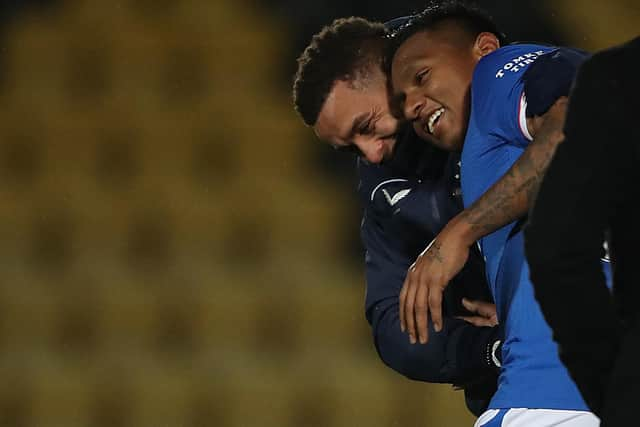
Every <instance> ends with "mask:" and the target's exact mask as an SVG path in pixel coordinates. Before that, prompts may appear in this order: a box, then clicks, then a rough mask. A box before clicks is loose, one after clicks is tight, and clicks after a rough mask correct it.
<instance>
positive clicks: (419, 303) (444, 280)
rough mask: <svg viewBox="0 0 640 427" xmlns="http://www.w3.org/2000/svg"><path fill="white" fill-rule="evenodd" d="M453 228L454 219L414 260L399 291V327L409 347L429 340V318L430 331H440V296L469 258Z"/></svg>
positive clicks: (467, 246) (464, 243) (455, 229)
mask: <svg viewBox="0 0 640 427" xmlns="http://www.w3.org/2000/svg"><path fill="white" fill-rule="evenodd" d="M455 224H456V222H455V219H454V220H453V221H451V222H450V223H449V224H447V226H446V227H445V228H444V229H443V230H442V231H441V232H440V234H438V236H436V238H435V239H434V240H433V241H432V242H431V243H430V244H429V246H427V248H426V249H425V250H424V251H423V252H422V253H421V254H420V256H418V259H417V260H416V262H415V263H414V264H413V265H412V266H411V267H410V268H409V271H408V273H407V277H406V278H405V281H404V284H403V286H402V290H401V291H400V326H401V328H402V330H403V331H406V332H408V333H409V340H410V342H411V343H412V344H415V343H416V341H417V339H419V341H420V343H422V344H425V343H426V342H427V341H428V340H429V333H428V328H427V321H428V318H429V314H430V315H431V320H432V322H433V324H434V329H435V330H436V331H437V332H439V331H440V330H442V293H443V292H444V289H445V288H446V287H447V285H448V284H449V281H451V279H452V278H453V277H454V276H455V275H456V274H458V273H459V272H460V270H462V267H463V266H464V264H465V263H466V262H467V259H468V258H469V247H470V246H471V244H470V243H469V242H467V241H466V239H465V238H464V237H463V234H461V233H459V231H458V229H457V228H456V225H455Z"/></svg>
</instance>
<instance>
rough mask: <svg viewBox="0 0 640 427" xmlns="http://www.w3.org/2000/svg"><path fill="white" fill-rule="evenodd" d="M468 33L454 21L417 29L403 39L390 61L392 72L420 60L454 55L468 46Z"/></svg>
mask: <svg viewBox="0 0 640 427" xmlns="http://www.w3.org/2000/svg"><path fill="white" fill-rule="evenodd" d="M470 41H471V37H470V35H469V34H468V33H467V32H466V31H465V30H463V29H462V28H460V26H459V25H457V24H455V23H443V24H439V25H438V26H436V27H434V28H430V29H427V30H422V31H418V32H417V33H415V34H412V35H411V36H410V37H409V38H408V39H407V40H405V41H404V42H403V43H402V44H401V45H400V47H399V48H398V50H397V51H396V53H395V55H394V56H393V62H392V73H395V72H397V71H399V72H402V71H403V70H404V68H405V67H407V66H409V65H412V64H414V63H415V62H418V61H421V60H427V59H431V58H435V57H442V56H450V55H451V56H456V55H460V54H462V53H463V52H464V48H465V46H469V45H470V44H469V42H470Z"/></svg>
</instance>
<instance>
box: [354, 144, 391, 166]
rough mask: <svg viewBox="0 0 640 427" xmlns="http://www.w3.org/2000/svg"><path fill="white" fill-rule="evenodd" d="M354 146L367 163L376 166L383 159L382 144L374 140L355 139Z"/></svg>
mask: <svg viewBox="0 0 640 427" xmlns="http://www.w3.org/2000/svg"><path fill="white" fill-rule="evenodd" d="M354 144H355V145H356V147H358V149H359V150H360V152H361V153H362V156H363V157H364V158H365V159H367V161H368V162H369V163H373V164H378V163H380V162H381V161H382V158H383V154H384V153H383V148H384V147H383V144H382V142H380V141H378V140H376V139H361V138H356V139H355V140H354Z"/></svg>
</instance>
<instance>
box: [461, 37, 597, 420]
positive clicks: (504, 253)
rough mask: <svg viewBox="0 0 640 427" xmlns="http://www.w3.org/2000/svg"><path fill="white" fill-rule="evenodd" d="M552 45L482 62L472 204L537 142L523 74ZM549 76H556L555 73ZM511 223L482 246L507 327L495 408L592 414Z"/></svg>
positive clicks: (473, 132)
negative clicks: (540, 303)
mask: <svg viewBox="0 0 640 427" xmlns="http://www.w3.org/2000/svg"><path fill="white" fill-rule="evenodd" d="M552 50H554V48H552V47H547V46H540V45H532V44H520V45H511V46H507V47H503V48H501V49H498V50H497V51H495V52H493V53H491V54H489V55H487V56H485V57H484V58H482V59H481V60H480V62H479V63H478V65H477V66H476V69H475V71H474V75H473V81H472V87H471V113H470V118H469V127H468V130H467V134H466V137H465V143H464V148H463V152H462V157H461V161H462V165H461V175H462V193H463V201H464V205H465V207H468V206H470V205H471V204H472V203H473V202H474V201H476V200H477V199H478V198H479V197H480V196H482V194H484V193H485V192H486V191H487V190H488V189H489V188H490V187H491V186H492V185H493V184H494V183H495V182H496V181H498V180H499V179H500V178H501V177H502V176H503V175H504V174H505V173H506V172H507V171H508V169H509V168H510V167H511V166H512V165H513V163H514V162H515V161H516V160H517V159H518V158H519V157H520V156H521V155H522V153H523V152H524V150H525V149H526V147H527V145H528V144H529V142H530V141H531V140H532V138H531V135H530V134H529V132H528V130H527V125H526V110H527V101H526V97H525V93H524V84H523V81H522V76H523V74H524V73H525V71H526V70H527V68H528V67H529V66H530V65H531V64H533V63H534V62H535V61H536V59H537V58H538V57H540V56H541V55H544V54H545V53H548V52H550V51H552ZM549 72H553V70H550V71H549ZM516 225H517V224H516V223H511V224H509V225H507V226H505V227H502V228H501V229H499V230H497V231H495V232H494V233H491V234H490V235H488V236H486V237H484V238H483V239H481V241H480V242H479V244H480V248H481V251H482V253H483V255H484V257H485V260H486V270H487V278H488V281H489V284H490V287H491V290H492V292H493V296H494V299H495V302H496V309H497V311H498V317H499V319H500V322H501V323H502V325H503V327H504V328H505V341H504V343H503V348H502V370H501V373H500V379H499V384H498V391H497V392H496V394H495V395H494V397H493V399H492V401H491V404H490V406H489V407H490V408H494V409H499V408H541V409H568V410H588V408H587V406H586V404H585V403H584V400H583V399H582V397H581V395H580V393H579V391H578V389H577V387H576V386H575V384H574V382H573V381H572V380H571V378H570V377H569V374H568V371H567V370H566V368H565V367H564V365H563V364H562V363H561V361H560V359H559V357H558V349H557V345H556V344H555V342H554V341H553V338H552V331H551V329H550V328H549V326H548V325H547V323H546V321H545V320H544V317H543V316H542V313H541V311H540V308H539V306H538V303H537V301H536V300H535V297H534V294H533V287H532V285H531V282H530V281H529V269H528V265H527V262H526V259H525V255H524V241H523V237H522V233H521V232H520V231H518V230H517V229H516V228H515V227H516Z"/></svg>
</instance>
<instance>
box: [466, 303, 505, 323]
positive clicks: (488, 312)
mask: <svg viewBox="0 0 640 427" xmlns="http://www.w3.org/2000/svg"><path fill="white" fill-rule="evenodd" d="M462 305H463V306H464V308H466V309H467V310H469V311H470V312H472V313H475V314H477V316H458V319H462V320H465V321H467V322H469V323H471V324H472V325H474V326H496V325H497V324H498V313H497V312H496V305H495V304H491V303H490V302H485V301H472V300H468V299H466V298H462Z"/></svg>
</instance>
